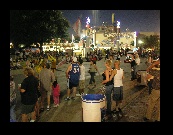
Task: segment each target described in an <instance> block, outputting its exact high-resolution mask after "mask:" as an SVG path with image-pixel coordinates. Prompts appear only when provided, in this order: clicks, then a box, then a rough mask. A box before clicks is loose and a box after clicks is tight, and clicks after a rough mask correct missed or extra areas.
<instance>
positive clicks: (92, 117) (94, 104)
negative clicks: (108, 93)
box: [82, 94, 105, 122]
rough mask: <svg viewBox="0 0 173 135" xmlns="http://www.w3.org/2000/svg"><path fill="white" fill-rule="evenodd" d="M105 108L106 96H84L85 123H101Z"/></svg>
mask: <svg viewBox="0 0 173 135" xmlns="http://www.w3.org/2000/svg"><path fill="white" fill-rule="evenodd" d="M104 107H105V95H103V94H86V95H83V96H82V108H83V111H82V113H83V116H82V117H83V122H101V109H102V108H104Z"/></svg>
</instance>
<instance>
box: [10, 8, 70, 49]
mask: <svg viewBox="0 0 173 135" xmlns="http://www.w3.org/2000/svg"><path fill="white" fill-rule="evenodd" d="M69 27H70V24H69V22H68V20H67V19H66V18H64V17H63V15H62V12H61V11H59V10H11V11H10V40H11V42H13V44H15V45H18V44H26V45H27V46H28V45H31V44H32V43H37V42H38V43H40V44H41V45H42V43H43V42H49V41H50V40H51V39H52V38H54V39H56V38H68V32H67V30H68V28H69Z"/></svg>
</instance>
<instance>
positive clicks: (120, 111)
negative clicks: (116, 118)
mask: <svg viewBox="0 0 173 135" xmlns="http://www.w3.org/2000/svg"><path fill="white" fill-rule="evenodd" d="M118 111H119V114H120V115H122V116H123V112H122V110H121V109H120V108H118Z"/></svg>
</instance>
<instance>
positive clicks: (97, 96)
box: [82, 94, 104, 100]
mask: <svg viewBox="0 0 173 135" xmlns="http://www.w3.org/2000/svg"><path fill="white" fill-rule="evenodd" d="M103 98H104V95H103V94H86V95H84V96H83V97H82V99H83V100H100V99H103Z"/></svg>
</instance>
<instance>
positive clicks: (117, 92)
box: [112, 86, 123, 101]
mask: <svg viewBox="0 0 173 135" xmlns="http://www.w3.org/2000/svg"><path fill="white" fill-rule="evenodd" d="M112 99H113V100H114V101H121V100H123V86H120V87H114V88H113V97H112Z"/></svg>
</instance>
